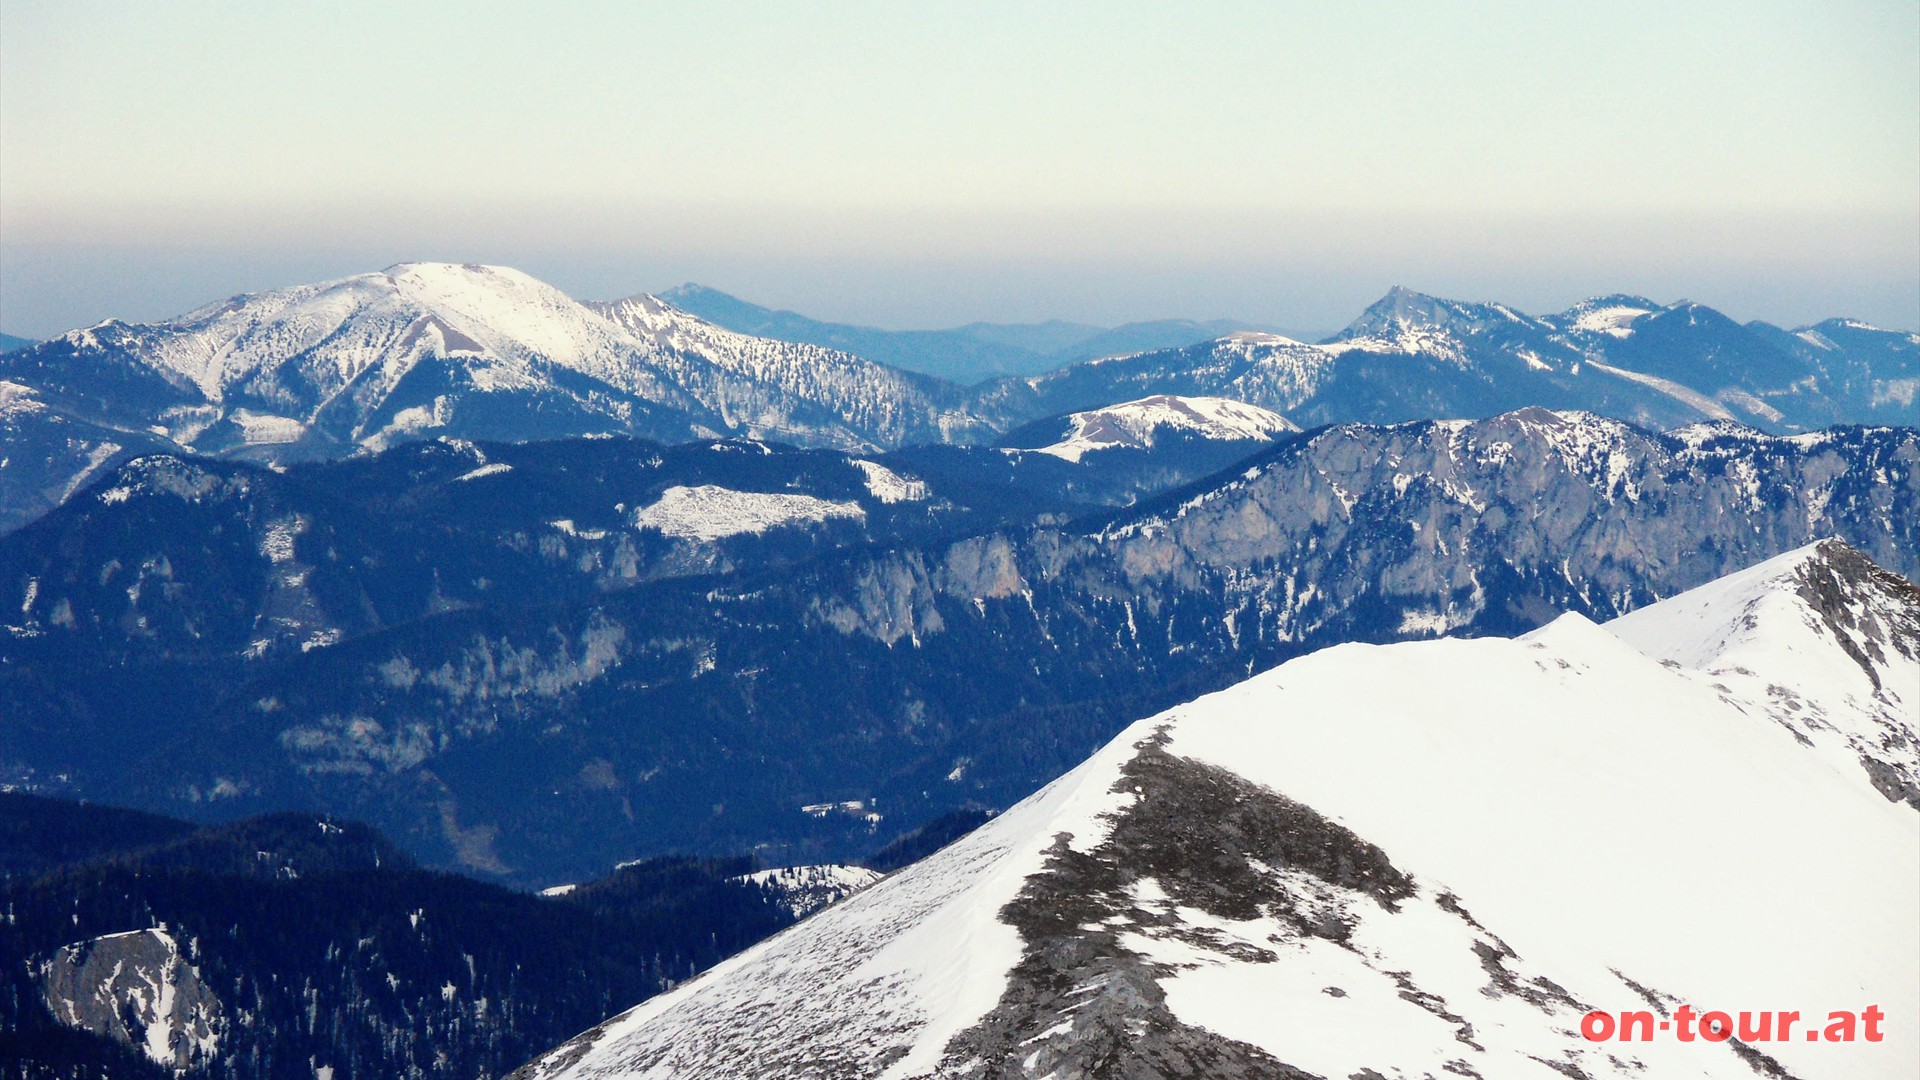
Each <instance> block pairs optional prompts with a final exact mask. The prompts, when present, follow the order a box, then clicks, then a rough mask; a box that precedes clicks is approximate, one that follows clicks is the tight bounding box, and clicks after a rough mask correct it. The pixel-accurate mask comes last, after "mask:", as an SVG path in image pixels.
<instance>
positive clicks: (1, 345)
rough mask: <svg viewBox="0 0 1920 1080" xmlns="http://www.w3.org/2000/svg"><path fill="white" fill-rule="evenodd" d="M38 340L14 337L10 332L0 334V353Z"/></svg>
mask: <svg viewBox="0 0 1920 1080" xmlns="http://www.w3.org/2000/svg"><path fill="white" fill-rule="evenodd" d="M36 344H39V343H38V342H36V341H34V340H33V339H32V338H23V337H14V336H13V335H12V334H0V353H10V352H12V351H13V350H15V349H24V348H26V347H27V346H29V345H36Z"/></svg>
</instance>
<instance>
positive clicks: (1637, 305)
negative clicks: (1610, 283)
mask: <svg viewBox="0 0 1920 1080" xmlns="http://www.w3.org/2000/svg"><path fill="white" fill-rule="evenodd" d="M1659 310H1661V305H1659V304H1657V303H1654V302H1653V301H1652V300H1648V299H1647V298H1646V297H1644V296H1631V295H1628V294H1625V293H1614V294H1611V295H1608V296H1595V297H1590V298H1588V299H1586V300H1582V301H1580V302H1579V303H1577V304H1575V305H1573V306H1572V307H1570V308H1568V309H1567V310H1565V311H1563V312H1561V313H1559V314H1558V315H1555V316H1554V317H1553V319H1552V321H1553V322H1554V323H1555V324H1556V325H1558V326H1560V327H1562V328H1564V329H1568V330H1574V331H1580V332H1583V333H1589V334H1607V335H1609V336H1611V337H1617V338H1623V337H1627V336H1628V335H1630V334H1632V333H1633V321H1634V320H1635V319H1638V318H1640V317H1641V316H1642V315H1650V314H1652V313H1653V312H1656V311H1659Z"/></svg>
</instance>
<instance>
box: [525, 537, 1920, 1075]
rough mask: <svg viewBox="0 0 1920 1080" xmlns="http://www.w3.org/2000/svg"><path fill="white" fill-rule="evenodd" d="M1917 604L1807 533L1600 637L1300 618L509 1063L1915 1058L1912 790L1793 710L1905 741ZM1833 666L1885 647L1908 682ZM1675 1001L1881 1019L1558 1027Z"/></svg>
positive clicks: (1917, 818)
mask: <svg viewBox="0 0 1920 1080" xmlns="http://www.w3.org/2000/svg"><path fill="white" fill-rule="evenodd" d="M1808 581H1819V582H1821V583H1822V584H1821V585H1820V586H1819V587H1818V588H1817V589H1813V590H1809V589H1806V588H1803V587H1802V586H1803V585H1804V584H1805V583H1806V582H1808ZM1810 592H1811V593H1812V594H1813V595H1811V596H1810V595H1809V593H1810ZM1839 611H1844V612H1847V613H1849V614H1850V617H1851V618H1852V619H1853V622H1852V623H1851V629H1849V630H1848V632H1847V634H1836V633H1830V632H1827V631H1823V630H1822V629H1821V628H1822V627H1828V628H1831V627H1832V626H1833V625H1834V623H1835V622H1836V621H1838V620H1841V618H1842V617H1841V616H1838V615H1835V614H1834V612H1839ZM1869 617H1870V619H1869ZM1716 619H1723V620H1724V621H1723V622H1719V623H1717V624H1716V623H1715V621H1714V620H1716ZM1916 619H1920V599H1916V593H1915V591H1914V589H1913V587H1912V586H1911V585H1909V584H1907V583H1906V582H1904V581H1902V580H1901V579H1898V578H1894V577H1892V576H1891V575H1886V574H1884V573H1882V572H1880V571H1878V570H1876V569H1875V568H1873V567H1872V566H1871V564H1868V563H1866V561H1865V560H1864V559H1862V558H1861V557H1859V556H1858V555H1856V554H1855V553H1853V552H1852V551H1851V550H1849V549H1847V548H1845V547H1844V546H1842V545H1839V544H1837V543H1832V542H1829V543H1827V544H1821V545H1815V546H1812V547H1809V548H1806V549H1803V550H1801V551H1799V552H1796V553H1794V554H1792V555H1789V556H1786V557H1784V558H1782V559H1778V560H1774V561H1773V562H1771V563H1767V564H1764V565H1763V566H1761V567H1759V568H1756V569H1755V570H1753V571H1749V572H1747V573H1745V574H1741V575H1735V576H1734V577H1731V578H1728V579H1723V580H1722V581H1721V582H1717V583H1715V584H1713V585H1709V586H1707V587H1705V588H1703V589H1700V590H1696V591H1694V592H1690V593H1686V594H1683V595H1681V596H1679V597H1675V598H1673V599H1671V600H1668V601H1666V602H1664V603H1661V604H1658V605H1655V606H1653V607H1650V608H1647V609H1645V610H1643V611H1642V612H1640V613H1638V614H1637V615H1636V616H1634V617H1633V619H1632V620H1631V622H1630V623H1624V624H1622V625H1621V626H1620V627H1619V629H1620V634H1619V635H1616V634H1615V633H1612V632H1610V631H1609V629H1607V628H1605V627H1601V626H1596V625H1595V624H1593V623H1591V622H1588V621H1586V620H1585V619H1582V618H1580V617H1578V616H1573V615H1569V616H1566V617H1564V618H1562V619H1560V620H1559V621H1557V622H1555V623H1553V624H1551V625H1550V626H1548V627H1546V628H1544V629H1542V630H1540V631H1537V632H1535V633H1533V634H1530V635H1528V636H1526V637H1524V638H1519V639H1494V638H1484V639H1477V640H1440V641H1431V642H1418V643H1409V644H1399V645H1390V646H1365V645H1343V646H1338V647H1335V648H1331V649H1327V650H1324V651H1322V652H1319V653H1315V654H1313V655H1310V656H1307V657H1303V658H1301V659H1298V660H1294V661H1292V662H1290V663H1287V664H1284V665H1282V666H1281V667H1279V668H1276V669H1274V670H1271V671H1269V672H1266V673H1265V674H1262V675H1259V676H1256V677H1254V678H1252V679H1249V680H1248V681H1246V682H1244V683H1241V684H1239V685H1237V686H1235V687H1232V688H1230V689H1228V690H1225V691H1222V692H1220V693H1216V694H1211V695H1208V696H1207V697H1203V698H1201V699H1199V700H1197V701H1194V702H1192V703H1190V704H1188V705H1185V706H1181V707H1179V708H1175V709H1172V710H1170V711H1168V712H1166V713H1163V714H1161V715H1158V716H1154V717H1151V718H1148V719H1146V720H1143V721H1140V722H1139V723H1137V724H1135V725H1134V726H1133V727H1131V728H1130V729H1128V730H1127V731H1126V732H1124V733H1123V734H1122V735H1121V736H1120V737H1118V738H1117V739H1115V740H1114V741H1113V742H1112V743H1110V744H1108V746H1107V747H1106V748H1104V749H1103V750H1101V751H1100V752H1099V753H1097V754H1096V755H1095V756H1094V757H1093V758H1092V759H1090V760H1088V761H1087V762H1086V763H1085V764H1083V765H1081V766H1080V767H1079V768H1077V769H1075V770H1074V771H1073V772H1071V773H1069V774H1067V775H1066V776H1064V777H1062V778H1060V779H1059V780H1057V781H1055V782H1054V783H1053V784H1051V785H1049V786H1048V787H1047V788H1045V789H1043V790H1042V791H1041V792H1039V793H1038V794H1036V795H1034V796H1032V797H1031V798H1029V799H1027V800H1025V801H1024V802H1022V803H1021V804H1019V805H1018V806H1016V807H1014V808H1013V809H1012V810H1010V811H1008V812H1007V813H1005V814H1003V815H1002V816H1000V817H999V818H997V819H995V820H994V821H993V822H991V823H989V824H988V825H986V826H985V827H983V828H981V829H980V830H978V831H977V832H975V833H973V834H971V835H970V836H968V837H966V838H965V839H963V840H961V841H959V842H958V843H956V844H954V845H953V846H951V847H949V848H947V849H945V850H944V851H942V852H940V853H938V854H936V855H934V856H932V857H930V858H928V859H926V860H924V861H922V862H920V863H917V864H915V865H913V866H911V867H909V868H907V869H905V870H903V871H900V872H899V873H897V874H895V875H893V876H892V877H889V878H887V879H885V880H883V881H881V882H879V883H878V884H876V885H874V886H873V887H871V888H869V889H867V890H866V891H864V892H862V893H860V894H858V895H856V896H854V897H852V898H851V899H849V900H847V901H846V902H844V903H842V904H840V905H838V906H836V907H834V908H831V909H829V910H827V911H826V912H824V913H822V914H821V915H819V916H817V917H815V918H812V919H809V920H807V921H805V922H803V923H801V924H800V925H799V926H797V927H795V928H794V929H792V930H790V931H788V932H786V933H784V934H782V935H780V936H778V937H776V938H774V939H771V940H769V941H767V942H765V943H763V944H762V945H760V946H758V947H756V948H754V949H752V950H750V951H748V952H747V953H744V954H742V955H740V956H738V957H735V958H734V959H732V960H730V961H728V962H726V963H724V964H722V965H720V966H719V967H717V968H715V969H714V970H712V971H711V972H709V973H708V974H707V975H705V976H703V977H702V978H700V979H697V980H695V981H694V982H692V983H689V984H688V985H686V986H684V987H681V988H680V989H679V990H677V991H675V992H673V993H670V994H667V995H664V996H662V997H659V998H655V999H653V1000H651V1001H649V1002H647V1003H645V1004H643V1005H641V1006H640V1007H638V1008H636V1009H634V1010H632V1011H631V1012H629V1013H627V1014H625V1015H623V1016H620V1017H617V1018H615V1019H613V1020H610V1021H608V1022H607V1023H606V1024H603V1025H601V1026H600V1027H598V1028H595V1029H594V1030H593V1031H591V1032H588V1033H587V1034H585V1035H583V1036H581V1037H580V1038H578V1039H576V1040H574V1041H573V1042H571V1043H568V1044H566V1045H564V1046H562V1047H560V1048H558V1049H556V1050H555V1051H553V1052H552V1053H550V1054H549V1055H547V1056H546V1057H544V1058H542V1059H541V1060H539V1061H537V1062H535V1063H533V1064H531V1065H529V1066H527V1067H526V1068H525V1069H524V1070H523V1071H522V1072H521V1073H520V1074H518V1075H519V1076H521V1077H523V1078H540V1080H557V1078H560V1077H567V1078H587V1077H595V1078H600V1077H628V1076H633V1077H638V1076H646V1077H671V1076H686V1077H695V1076H700V1077H704V1076H756V1077H800V1076H808V1077H882V1076H884V1077H911V1076H944V1077H959V1076H969V1077H972V1076H993V1077H1002V1076H1005V1077H1013V1076H1028V1077H1047V1076H1056V1077H1075V1076H1127V1077H1155V1076H1165V1077H1173V1076H1217V1077H1236V1076H1244V1077H1289V1078H1300V1077H1326V1078H1342V1080H1346V1078H1351V1077H1424V1076H1446V1075H1458V1076H1469V1077H1483V1078H1488V1080H1493V1078H1503V1077H1513V1078H1516V1080H1519V1078H1534V1080H1550V1078H1551V1077H1554V1076H1556V1075H1559V1076H1569V1077H1572V1076H1578V1077H1589V1078H1599V1077H1676V1076H1678V1077H1729V1078H1731V1077H1754V1076H1756V1075H1758V1076H1776V1077H1777V1076H1789V1075H1790V1076H1794V1077H1800V1078H1804V1080H1812V1078H1816V1077H1836V1078H1870V1077H1887V1078H1894V1077H1910V1076H1911V1075H1912V1068H1913V1062H1914V1061H1915V1060H1916V1059H1917V1058H1920V1040H1917V1038H1916V1036H1917V1035H1920V1032H1916V1029H1915V1024H1914V1022H1913V1019H1912V1018H1913V1017H1916V1016H1920V920H1916V919H1915V917H1914V916H1915V912H1916V911H1920V814H1916V813H1915V809H1914V807H1911V806H1908V805H1906V804H1905V803H1904V802H1902V801H1898V799H1897V798H1895V797H1893V796H1896V795H1897V794H1898V792H1896V791H1889V790H1887V787H1888V785H1887V784H1885V783H1884V782H1881V781H1880V780H1879V779H1878V778H1876V777H1874V776H1872V775H1870V773H1869V771H1867V770H1863V769H1862V768H1860V767H1859V766H1858V765H1857V764H1856V763H1854V762H1852V761H1848V760H1844V755H1838V753H1837V752H1836V751H1835V750H1834V749H1833V746H1834V745H1837V744H1835V743H1833V742H1832V740H1831V739H1825V740H1824V741H1823V739H1822V738H1814V737H1812V736H1810V735H1809V734H1808V727H1809V725H1808V722H1807V721H1808V715H1807V714H1808V713H1810V712H1811V704H1809V703H1817V705H1818V707H1819V710H1820V713H1819V716H1820V722H1821V723H1822V724H1825V725H1828V726H1831V727H1832V728H1834V729H1835V730H1837V731H1838V732H1840V733H1842V735H1843V736H1845V737H1846V738H1847V739H1851V738H1852V737H1853V735H1855V734H1860V735H1861V736H1862V737H1868V736H1870V735H1871V734H1872V733H1875V732H1878V733H1880V735H1881V736H1883V737H1885V738H1886V739H1888V740H1898V739H1904V740H1906V745H1908V746H1911V745H1912V741H1913V739H1914V738H1915V735H1916V732H1915V727H1916V724H1915V719H1914V716H1913V713H1912V709H1911V704H1910V703H1911V702H1912V700H1913V698H1912V696H1911V693H1912V691H1913V681H1912V680H1913V670H1914V669H1913V668H1912V666H1911V658H1912V657H1913V656H1914V655H1915V653H1916V643H1915V640H1914V636H1915V625H1916ZM1869 621H1870V623H1871V626H1872V627H1873V628H1874V629H1872V630H1871V631H1869V630H1868V629H1866V627H1867V626H1868V625H1869ZM1843 625H1845V624H1844V623H1843ZM1876 634H1877V635H1878V638H1877V644H1878V645H1879V654H1878V657H1877V658H1876V656H1875V654H1874V653H1873V652H1872V651H1870V650H1865V649H1864V648H1862V647H1861V645H1860V643H1861V641H1862V640H1872V639H1874V635H1876ZM1628 639H1631V643H1630V641H1629V640H1628ZM1849 643H1851V644H1849ZM1643 649H1644V650H1647V651H1646V652H1643V651H1642V650H1643ZM1855 649H1858V650H1859V651H1860V652H1861V655H1862V656H1864V657H1865V660H1864V662H1862V661H1861V659H1860V657H1857V656H1854V655H1853V650H1855ZM1649 652H1651V653H1653V654H1654V655H1648V653H1649ZM1663 652H1665V653H1672V654H1673V655H1672V656H1671V657H1668V656H1663V655H1661V654H1662V653H1663ZM1722 661H1725V662H1726V663H1730V664H1737V665H1738V666H1739V667H1742V668H1745V669H1747V670H1749V671H1751V672H1752V674H1753V677H1752V678H1744V677H1743V678H1738V679H1724V678H1721V677H1720V673H1718V672H1717V671H1716V668H1715V665H1716V664H1719V663H1721V662H1722ZM1729 670H1731V669H1729ZM1849 672H1857V673H1860V679H1859V680H1858V682H1860V683H1864V684H1866V685H1871V684H1872V682H1873V681H1874V680H1876V679H1877V680H1879V681H1880V685H1881V686H1882V687H1883V688H1885V687H1888V686H1890V685H1891V684H1893V683H1894V682H1897V681H1899V680H1906V681H1905V682H1904V683H1903V684H1902V685H1901V687H1900V688H1899V693H1900V694H1901V695H1903V696H1901V697H1900V698H1898V699H1897V700H1898V702H1902V703H1906V711H1905V712H1904V713H1902V712H1900V711H1899V708H1898V707H1897V706H1895V699H1894V698H1893V697H1892V696H1891V692H1889V695H1888V696H1886V697H1881V696H1876V694H1874V693H1872V692H1862V691H1860V689H1859V685H1856V683H1853V682H1837V681H1836V680H1837V679H1838V678H1839V676H1840V675H1842V674H1844V675H1845V676H1846V678H1847V679H1853V678H1854V676H1853V675H1852V674H1849ZM1788 700H1797V701H1799V702H1801V703H1802V707H1801V710H1800V713H1799V715H1798V719H1799V721H1800V723H1799V724H1798V725H1796V726H1793V727H1789V726H1788V725H1786V724H1783V723H1781V722H1779V712H1778V710H1779V709H1780V708H1782V707H1784V706H1781V705H1779V704H1778V703H1779V702H1782V701H1788ZM1883 706H1895V707H1890V708H1883ZM1788 711H1789V712H1792V711H1793V710H1791V709H1789V710H1788ZM1808 742H1812V744H1813V745H1812V746H1808V745H1806V744H1807V743H1808ZM1849 745H1851V744H1849ZM1863 753H1864V751H1863ZM1682 1003H1685V1004H1689V1005H1691V1006H1692V1007H1694V1008H1695V1009H1698V1010H1711V1009H1720V1010H1729V1011H1735V1012H1737V1011H1738V1010H1743V1009H1744V1010H1754V1011H1759V1010H1772V1011H1781V1010H1797V1011H1798V1012H1800V1013H1801V1014H1802V1015H1803V1016H1807V1017H1816V1018H1819V1019H1820V1020H1821V1021H1824V1020H1825V1018H1826V1015H1827V1013H1828V1012H1829V1011H1831V1010H1855V1011H1858V1010H1862V1009H1864V1008H1866V1007H1867V1006H1870V1005H1871V1006H1877V1007H1879V1008H1880V1009H1882V1010H1884V1012H1885V1015H1886V1017H1887V1018H1888V1020H1887V1021H1886V1023H1885V1025H1884V1027H1885V1039H1884V1041H1882V1042H1878V1043H1866V1042H1858V1041H1856V1042H1852V1043H1832V1044H1829V1043H1825V1042H1807V1041H1804V1039H1803V1036H1802V1035H1801V1034H1800V1033H1799V1032H1798V1031H1796V1033H1795V1037H1794V1039H1793V1040H1792V1041H1787V1042H1779V1041H1759V1040H1754V1041H1752V1042H1751V1043H1750V1044H1736V1043H1732V1042H1729V1043H1711V1042H1706V1041H1700V1040H1696V1041H1693V1042H1691V1043H1682V1042H1680V1041H1678V1040H1677V1039H1676V1038H1675V1037H1674V1036H1673V1035H1672V1034H1671V1033H1666V1034H1662V1035H1660V1036H1658V1037H1656V1039H1655V1040H1654V1041H1650V1042H1633V1043H1621V1042H1609V1043H1590V1042H1587V1041H1586V1040H1584V1039H1583V1038H1582V1037H1581V1036H1580V1034H1579V1022H1580V1018H1581V1016H1582V1015H1584V1014H1585V1013H1586V1012H1587V1011H1588V1010H1590V1009H1605V1010H1609V1011H1613V1012H1619V1011H1624V1010H1638V1009H1647V1010H1657V1011H1658V1012H1659V1014H1660V1015H1663V1016H1664V1015H1668V1014H1669V1013H1670V1011H1671V1010H1673V1009H1674V1008H1675V1007H1676V1006H1678V1005H1680V1004H1682ZM1802 1026H1804V1025H1802Z"/></svg>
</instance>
